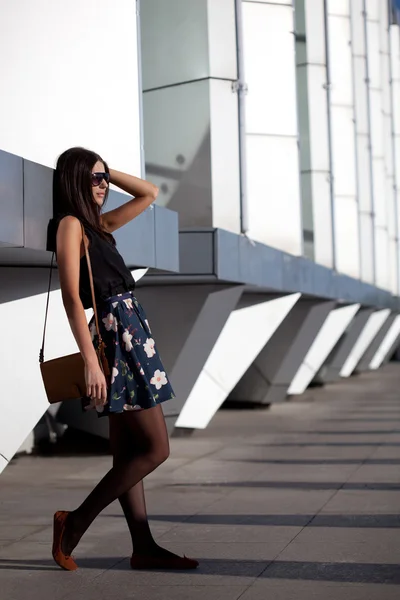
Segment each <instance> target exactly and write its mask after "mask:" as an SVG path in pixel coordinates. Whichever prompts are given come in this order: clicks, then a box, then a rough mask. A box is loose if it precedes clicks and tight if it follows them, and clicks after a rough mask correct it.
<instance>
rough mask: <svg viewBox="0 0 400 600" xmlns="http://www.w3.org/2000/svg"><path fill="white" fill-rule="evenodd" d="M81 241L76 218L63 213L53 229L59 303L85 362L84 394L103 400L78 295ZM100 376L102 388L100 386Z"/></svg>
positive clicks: (97, 370)
mask: <svg viewBox="0 0 400 600" xmlns="http://www.w3.org/2000/svg"><path fill="white" fill-rule="evenodd" d="M81 242H82V229H81V225H80V222H79V220H78V219H77V218H76V217H73V216H67V217H64V218H63V219H62V220H61V221H60V224H59V227H58V231H57V265H58V271H59V277H60V284H61V294H62V299H63V304H64V307H65V311H66V313H67V317H68V321H69V324H70V326H71V330H72V333H73V334H74V337H75V339H76V343H77V344H78V347H79V350H80V352H81V354H82V357H83V360H84V362H85V367H86V376H87V378H86V383H87V386H88V389H87V392H88V396H92V397H93V398H99V399H100V398H101V399H104V401H105V394H106V391H105V379H104V375H103V373H102V371H101V369H100V366H99V362H98V358H97V354H96V351H95V349H94V347H93V344H92V340H91V335H90V332H89V328H88V324H87V320H86V315H85V310H84V308H83V304H82V301H81V299H80V297H79V271H80V253H81ZM103 380H104V389H102V386H103ZM93 386H94V389H93ZM96 386H100V389H97V388H96ZM98 393H99V395H98Z"/></svg>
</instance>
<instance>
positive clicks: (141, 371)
mask: <svg viewBox="0 0 400 600" xmlns="http://www.w3.org/2000/svg"><path fill="white" fill-rule="evenodd" d="M139 373H140V374H141V375H144V371H143V367H140V371H139Z"/></svg>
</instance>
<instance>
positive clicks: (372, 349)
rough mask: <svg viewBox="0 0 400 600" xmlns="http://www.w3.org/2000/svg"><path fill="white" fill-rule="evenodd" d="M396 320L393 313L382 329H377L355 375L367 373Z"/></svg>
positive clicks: (357, 366)
mask: <svg viewBox="0 0 400 600" xmlns="http://www.w3.org/2000/svg"><path fill="white" fill-rule="evenodd" d="M395 319H396V315H395V314H394V313H392V314H390V315H389V316H388V318H387V319H386V321H385V322H384V324H383V325H382V327H381V328H380V329H379V331H378V333H377V334H376V336H375V337H374V339H373V340H372V342H371V343H370V345H369V346H368V347H367V349H366V350H365V352H364V353H363V355H362V356H361V358H360V360H359V361H358V363H357V365H356V368H355V369H354V371H355V372H356V373H362V372H363V371H368V369H369V365H370V364H371V360H372V359H373V358H374V356H375V354H376V352H377V350H378V349H379V348H380V347H381V345H382V342H383V340H384V339H385V338H386V336H387V334H388V332H389V331H390V329H391V328H392V325H393V322H394V320H395Z"/></svg>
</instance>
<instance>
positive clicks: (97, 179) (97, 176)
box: [92, 173, 110, 186]
mask: <svg viewBox="0 0 400 600" xmlns="http://www.w3.org/2000/svg"><path fill="white" fill-rule="evenodd" d="M103 179H104V181H105V182H106V183H107V184H109V183H110V173H92V185H93V186H97V185H100V184H101V182H102V181H103Z"/></svg>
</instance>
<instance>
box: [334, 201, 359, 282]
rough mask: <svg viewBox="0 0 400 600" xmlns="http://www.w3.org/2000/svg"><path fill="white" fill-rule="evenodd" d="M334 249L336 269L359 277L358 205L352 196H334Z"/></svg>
mask: <svg viewBox="0 0 400 600" xmlns="http://www.w3.org/2000/svg"><path fill="white" fill-rule="evenodd" d="M335 250H336V268H337V270H338V271H339V272H340V273H345V274H346V275H350V276H351V277H355V278H359V276H360V262H359V260H360V251H359V241H358V206H357V202H356V200H355V199H353V198H346V197H340V196H339V197H338V196H336V197H335Z"/></svg>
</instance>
